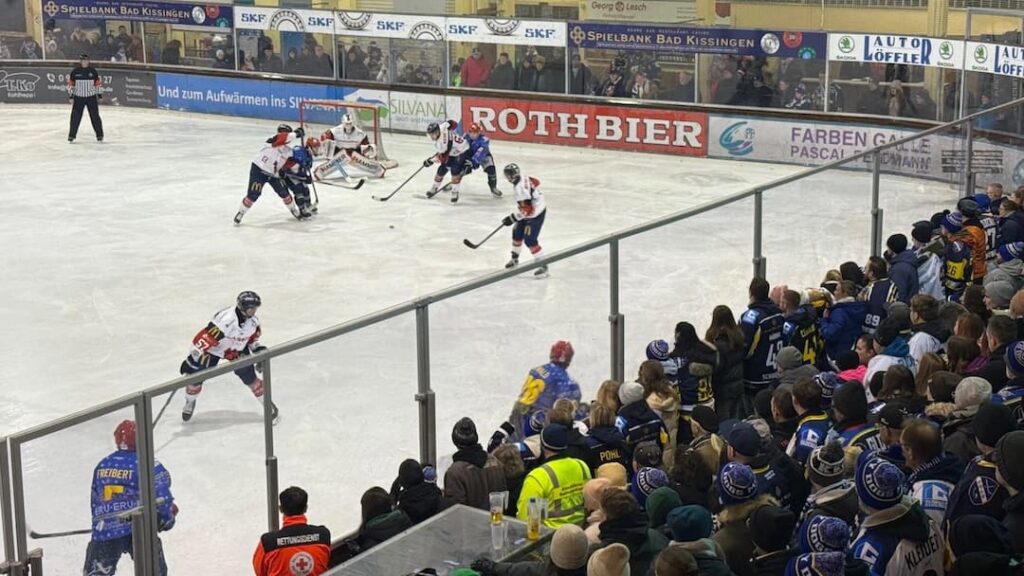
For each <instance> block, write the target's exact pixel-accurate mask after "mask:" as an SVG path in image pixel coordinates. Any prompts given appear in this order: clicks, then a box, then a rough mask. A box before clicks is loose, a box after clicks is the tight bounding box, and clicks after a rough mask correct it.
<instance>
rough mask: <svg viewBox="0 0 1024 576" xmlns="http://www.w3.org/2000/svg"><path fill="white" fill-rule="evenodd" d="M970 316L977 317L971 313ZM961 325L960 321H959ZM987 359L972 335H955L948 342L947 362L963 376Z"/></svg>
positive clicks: (950, 368)
mask: <svg viewBox="0 0 1024 576" xmlns="http://www.w3.org/2000/svg"><path fill="white" fill-rule="evenodd" d="M968 317H974V318H977V316H976V315H974V314H970V315H968ZM957 325H958V326H959V325H960V321H959V320H958V321H957ZM986 361H987V360H986V359H985V358H984V357H983V356H982V355H981V348H979V347H978V343H977V340H976V339H972V338H971V337H970V336H959V335H957V336H953V337H951V338H950V339H949V340H948V341H947V342H946V364H947V365H948V366H949V370H950V371H951V372H954V373H956V374H960V375H961V376H966V375H967V374H969V373H970V372H971V371H973V370H974V369H976V368H980V367H981V366H983V365H984V364H985V362H986Z"/></svg>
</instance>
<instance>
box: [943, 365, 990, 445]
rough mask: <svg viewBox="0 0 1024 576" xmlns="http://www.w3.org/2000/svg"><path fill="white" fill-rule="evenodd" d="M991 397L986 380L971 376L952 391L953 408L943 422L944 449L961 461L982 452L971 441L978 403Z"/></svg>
mask: <svg viewBox="0 0 1024 576" xmlns="http://www.w3.org/2000/svg"><path fill="white" fill-rule="evenodd" d="M991 396H992V386H990V385H989V383H988V381H986V380H984V379H982V378H978V377H976V376H970V377H967V378H964V379H963V380H961V381H960V383H959V384H957V385H956V390H955V391H954V392H953V411H952V412H951V413H950V415H949V418H947V419H946V422H945V423H943V424H942V436H943V438H945V440H943V441H942V446H943V448H944V449H945V450H946V451H948V452H952V453H953V454H954V455H955V456H956V457H957V458H959V459H960V461H961V462H970V461H971V459H972V458H974V457H975V456H978V455H979V454H981V452H980V451H979V449H978V445H977V443H976V442H975V441H974V423H975V420H976V418H975V416H976V415H977V413H978V409H979V408H981V405H982V404H984V403H985V402H988V401H989V398H991Z"/></svg>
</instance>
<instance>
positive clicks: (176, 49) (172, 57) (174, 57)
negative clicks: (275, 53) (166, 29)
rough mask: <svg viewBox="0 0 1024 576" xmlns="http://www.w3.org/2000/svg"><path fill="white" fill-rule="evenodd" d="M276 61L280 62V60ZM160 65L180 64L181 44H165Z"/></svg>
mask: <svg viewBox="0 0 1024 576" xmlns="http://www.w3.org/2000/svg"><path fill="white" fill-rule="evenodd" d="M278 61H279V62H280V58H278ZM160 63H161V64H170V65H172V66H177V65H179V64H181V42H178V41H177V40H171V41H170V42H168V43H167V44H165V45H164V49H163V50H161V51H160Z"/></svg>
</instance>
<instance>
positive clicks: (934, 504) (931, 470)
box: [900, 418, 964, 526]
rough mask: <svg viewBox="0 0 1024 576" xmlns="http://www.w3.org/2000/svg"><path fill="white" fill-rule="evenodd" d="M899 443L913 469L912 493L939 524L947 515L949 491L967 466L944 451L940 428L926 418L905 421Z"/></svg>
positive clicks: (909, 484) (908, 466) (910, 467)
mask: <svg viewBox="0 0 1024 576" xmlns="http://www.w3.org/2000/svg"><path fill="white" fill-rule="evenodd" d="M900 444H901V445H902V446H903V456H904V457H905V458H906V460H907V468H909V469H910V470H911V473H910V477H909V478H907V485H908V486H909V487H910V493H911V495H912V496H913V497H914V498H916V499H917V501H918V502H920V503H921V507H922V508H923V509H924V511H925V512H926V513H927V514H928V516H930V517H931V519H932V520H933V521H934V522H935V525H936V526H938V525H940V524H942V519H943V517H945V515H946V503H947V502H948V501H949V494H950V492H952V491H953V487H954V486H956V483H957V480H959V478H960V475H961V474H962V473H963V471H964V465H963V463H962V462H960V459H959V458H957V457H956V455H954V454H953V453H951V452H945V451H943V449H942V433H941V431H940V430H939V427H938V426H936V425H935V423H934V422H932V421H930V420H927V419H925V418H912V419H911V420H909V421H906V422H904V424H903V434H902V435H901V436H900Z"/></svg>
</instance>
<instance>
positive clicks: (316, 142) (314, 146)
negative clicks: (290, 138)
mask: <svg viewBox="0 0 1024 576" xmlns="http://www.w3.org/2000/svg"><path fill="white" fill-rule="evenodd" d="M306 148H309V150H310V151H311V152H312V153H313V154H317V153H319V152H320V139H319V138H317V137H316V136H310V137H309V138H306Z"/></svg>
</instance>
